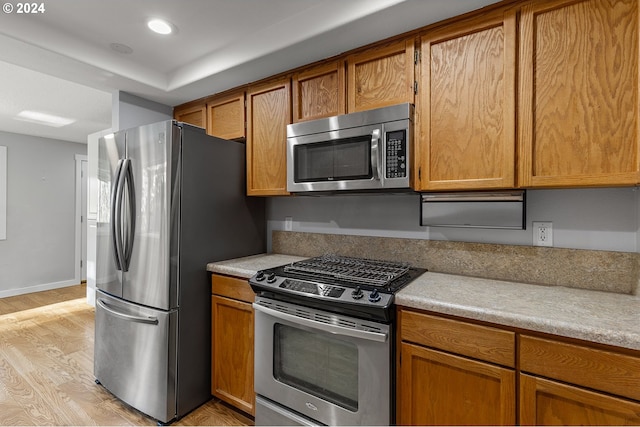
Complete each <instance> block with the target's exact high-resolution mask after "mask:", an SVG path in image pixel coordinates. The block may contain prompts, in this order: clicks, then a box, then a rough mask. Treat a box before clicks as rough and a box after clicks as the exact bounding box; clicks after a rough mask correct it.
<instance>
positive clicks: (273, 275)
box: [267, 273, 276, 283]
mask: <svg viewBox="0 0 640 427" xmlns="http://www.w3.org/2000/svg"><path fill="white" fill-rule="evenodd" d="M275 281H276V273H269V275H268V276H267V283H273V282H275Z"/></svg>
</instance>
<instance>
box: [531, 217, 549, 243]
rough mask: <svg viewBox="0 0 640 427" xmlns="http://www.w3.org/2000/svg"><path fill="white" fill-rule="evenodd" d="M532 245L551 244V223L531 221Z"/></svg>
mask: <svg viewBox="0 0 640 427" xmlns="http://www.w3.org/2000/svg"><path fill="white" fill-rule="evenodd" d="M533 245H534V246H553V223H552V222H535V221H534V223H533Z"/></svg>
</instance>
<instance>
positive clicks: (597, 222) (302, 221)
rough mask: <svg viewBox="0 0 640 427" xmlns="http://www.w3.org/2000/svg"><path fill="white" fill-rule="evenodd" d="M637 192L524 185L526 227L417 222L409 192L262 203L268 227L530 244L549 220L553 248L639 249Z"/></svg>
mask: <svg viewBox="0 0 640 427" xmlns="http://www.w3.org/2000/svg"><path fill="white" fill-rule="evenodd" d="M638 211H639V195H638V191H637V189H635V188H601V189H579V190H577V189H576V190H529V191H528V192H527V229H526V230H494V229H465V228H441V227H421V226H420V208H419V198H418V196H417V195H415V194H411V195H383V194H376V195H366V196H365V195H361V196H323V197H309V196H296V197H278V198H271V199H269V202H268V203H267V220H268V223H267V232H268V236H269V242H268V245H269V248H271V241H270V238H271V232H272V231H273V230H284V229H285V222H284V221H285V218H286V217H288V216H289V217H292V220H293V221H292V225H293V227H292V228H293V231H301V232H312V233H332V234H351V235H363V236H382V237H406V238H415V239H432V240H451V241H463V242H481V243H498V244H513V245H528V246H531V245H532V239H533V235H532V231H531V229H532V227H531V222H532V221H552V222H553V243H554V246H555V247H561V248H573V249H594V250H607V251H620V252H639V250H638V249H639V244H640V243H639V241H640V238H639V236H640V233H639V230H638V229H639V214H638Z"/></svg>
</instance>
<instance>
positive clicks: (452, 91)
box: [414, 10, 516, 190]
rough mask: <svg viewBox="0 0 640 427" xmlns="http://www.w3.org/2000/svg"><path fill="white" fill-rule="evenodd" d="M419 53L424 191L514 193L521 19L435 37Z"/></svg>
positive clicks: (466, 24)
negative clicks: (509, 190)
mask: <svg viewBox="0 0 640 427" xmlns="http://www.w3.org/2000/svg"><path fill="white" fill-rule="evenodd" d="M421 49H422V60H421V64H420V70H421V71H420V75H421V78H420V82H421V83H420V86H419V87H420V95H419V102H418V110H419V112H420V114H419V115H418V119H419V122H420V123H419V129H420V133H419V136H418V139H417V142H416V154H417V155H416V159H417V162H418V164H417V167H416V168H415V170H416V173H417V175H418V176H417V177H415V179H414V181H415V182H418V187H419V188H418V189H419V190H478V189H496V188H513V187H514V186H515V170H516V166H515V147H516V142H515V137H516V128H515V126H516V124H515V120H516V111H515V102H516V14H515V11H513V10H508V11H506V12H505V11H502V10H498V11H497V12H493V13H491V14H489V15H487V16H480V17H478V18H475V19H474V20H472V21H462V22H460V23H455V24H452V25H449V26H446V27H444V28H442V29H439V30H435V31H432V32H429V33H427V34H425V35H424V36H423V37H422V38H421Z"/></svg>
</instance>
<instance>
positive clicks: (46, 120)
mask: <svg viewBox="0 0 640 427" xmlns="http://www.w3.org/2000/svg"><path fill="white" fill-rule="evenodd" d="M14 119H16V120H22V121H23V122H31V123H38V124H40V125H45V126H52V127H54V128H59V127H62V126H67V125H70V124H71V123H73V122H75V121H76V119H69V118H66V117H60V116H55V115H53V114H48V113H42V112H39V111H30V110H24V111H21V112H19V113H18V115H17V116H16V117H14Z"/></svg>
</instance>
